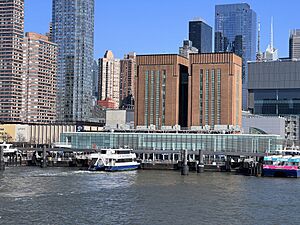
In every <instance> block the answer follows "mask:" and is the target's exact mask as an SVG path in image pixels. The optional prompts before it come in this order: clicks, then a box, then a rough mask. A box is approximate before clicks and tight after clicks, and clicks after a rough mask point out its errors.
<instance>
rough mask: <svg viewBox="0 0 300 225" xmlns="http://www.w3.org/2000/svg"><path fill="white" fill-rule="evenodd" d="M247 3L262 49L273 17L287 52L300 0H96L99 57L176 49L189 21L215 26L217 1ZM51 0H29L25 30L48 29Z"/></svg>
mask: <svg viewBox="0 0 300 225" xmlns="http://www.w3.org/2000/svg"><path fill="white" fill-rule="evenodd" d="M242 2H246V3H248V4H249V5H250V6H251V8H252V9H253V10H254V11H255V12H256V13H257V15H258V16H259V18H260V21H261V49H262V50H265V49H266V48H267V45H268V44H269V42H270V23H271V17H272V16H273V20H274V47H276V48H278V52H279V56H280V57H287V56H288V43H289V30H291V29H296V28H300V13H299V8H300V1H299V0H285V1H283V0H248V1H238V0H236V1H234V0H115V1H106V0H95V55H94V57H95V59H97V58H100V57H103V55H104V53H105V51H106V50H108V49H110V50H112V51H113V53H114V55H115V57H118V58H122V57H123V56H124V54H126V53H128V52H132V51H135V52H137V54H150V53H177V52H178V48H179V47H180V46H181V45H182V41H183V40H184V39H187V38H188V22H189V20H192V19H193V18H195V17H201V18H203V19H204V20H205V21H207V23H208V24H209V25H210V26H212V27H214V23H215V22H214V19H215V18H214V14H215V5H216V4H228V3H242ZM51 14H52V0H25V32H29V31H31V32H37V33H42V34H43V33H46V32H47V31H48V29H49V22H50V21H51Z"/></svg>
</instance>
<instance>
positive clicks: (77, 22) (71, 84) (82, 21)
mask: <svg viewBox="0 0 300 225" xmlns="http://www.w3.org/2000/svg"><path fill="white" fill-rule="evenodd" d="M52 10H53V11H52V41H53V42H54V43H56V44H57V45H58V66H57V74H58V95H57V116H58V117H57V119H58V120H59V121H88V120H89V119H90V117H91V109H92V100H93V98H92V71H93V62H94V0H53V5H52Z"/></svg>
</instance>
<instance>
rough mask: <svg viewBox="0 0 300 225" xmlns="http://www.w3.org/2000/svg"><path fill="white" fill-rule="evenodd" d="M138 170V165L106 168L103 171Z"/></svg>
mask: <svg viewBox="0 0 300 225" xmlns="http://www.w3.org/2000/svg"><path fill="white" fill-rule="evenodd" d="M138 168H139V165H128V166H107V167H105V168H104V170H105V171H111V172H114V171H127V170H136V169H138Z"/></svg>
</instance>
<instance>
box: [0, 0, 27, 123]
mask: <svg viewBox="0 0 300 225" xmlns="http://www.w3.org/2000/svg"><path fill="white" fill-rule="evenodd" d="M0 15H1V16H0V58H1V60H0V121H2V122H19V121H20V120H21V118H20V114H21V105H22V72H23V71H22V60H23V52H22V43H23V36H24V34H23V32H24V0H0Z"/></svg>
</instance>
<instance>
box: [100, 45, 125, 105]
mask: <svg viewBox="0 0 300 225" xmlns="http://www.w3.org/2000/svg"><path fill="white" fill-rule="evenodd" d="M98 88H99V91H98V94H99V98H98V99H99V105H100V106H103V107H105V108H114V109H118V108H119V105H120V104H119V103H120V59H115V57H114V55H113V53H112V51H110V50H108V51H106V53H105V55H104V57H103V58H100V59H99V87H98Z"/></svg>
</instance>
